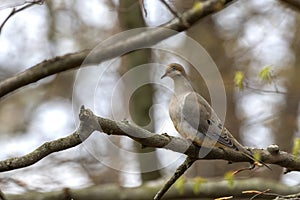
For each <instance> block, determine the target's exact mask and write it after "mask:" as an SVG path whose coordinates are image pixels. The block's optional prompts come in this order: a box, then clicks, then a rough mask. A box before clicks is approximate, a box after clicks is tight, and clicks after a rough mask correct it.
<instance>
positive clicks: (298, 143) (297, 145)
mask: <svg viewBox="0 0 300 200" xmlns="http://www.w3.org/2000/svg"><path fill="white" fill-rule="evenodd" d="M293 155H294V156H296V157H297V158H300V138H295V139H294V146H293Z"/></svg>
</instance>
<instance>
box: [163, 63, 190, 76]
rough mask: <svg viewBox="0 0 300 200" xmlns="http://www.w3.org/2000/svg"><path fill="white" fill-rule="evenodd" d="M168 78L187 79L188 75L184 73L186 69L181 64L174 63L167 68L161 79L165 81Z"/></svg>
mask: <svg viewBox="0 0 300 200" xmlns="http://www.w3.org/2000/svg"><path fill="white" fill-rule="evenodd" d="M167 76H168V77H170V78H175V77H177V76H184V77H186V73H185V71H184V68H183V67H182V66H181V65H180V64H177V63H172V64H169V65H168V66H167V68H166V72H165V74H164V75H163V76H162V77H161V78H162V79H163V78H165V77H167Z"/></svg>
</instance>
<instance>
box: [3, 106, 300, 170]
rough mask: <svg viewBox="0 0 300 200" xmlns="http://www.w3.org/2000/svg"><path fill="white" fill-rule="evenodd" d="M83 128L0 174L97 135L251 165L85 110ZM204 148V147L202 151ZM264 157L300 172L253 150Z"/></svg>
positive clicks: (298, 164)
mask: <svg viewBox="0 0 300 200" xmlns="http://www.w3.org/2000/svg"><path fill="white" fill-rule="evenodd" d="M79 118H80V121H81V123H80V126H79V128H78V130H76V131H75V132H74V133H72V134H71V135H69V136H67V137H64V138H60V139H57V140H54V141H51V142H46V143H44V144H43V145H41V146H40V147H38V148H37V149H36V150H34V151H33V152H31V153H29V154H27V155H24V156H21V157H16V158H10V159H7V160H4V161H0V172H4V171H10V170H14V169H18V168H22V167H27V166H30V165H32V164H34V163H36V162H38V161H39V160H41V159H43V158H44V157H46V156H47V155H49V154H51V153H54V152H58V151H62V150H65V149H68V148H72V147H75V146H77V145H79V144H80V143H82V141H84V140H85V139H86V138H87V137H89V136H90V134H91V133H92V132H94V131H100V132H104V133H106V134H108V135H119V136H127V137H130V138H131V139H133V140H135V141H137V142H138V143H140V144H141V145H142V146H143V147H155V148H164V149H168V150H172V151H175V152H179V153H183V154H186V155H187V156H189V157H191V158H194V159H207V160H215V159H223V160H227V161H230V162H250V161H251V160H250V159H249V158H248V157H246V156H245V155H243V154H242V153H240V152H238V151H233V150H230V149H228V150H227V149H220V148H212V149H209V151H210V152H209V153H208V154H207V155H206V156H204V157H202V155H200V154H199V150H200V149H199V147H198V146H196V145H194V144H193V143H191V142H190V141H188V140H186V139H184V138H178V137H173V136H169V135H167V134H161V135H159V134H156V133H151V132H149V131H147V130H145V129H142V128H140V127H138V126H134V125H131V124H129V123H128V122H120V121H113V120H110V119H106V118H102V117H98V116H95V115H94V114H93V112H92V111H91V110H89V109H85V108H84V107H83V106H82V108H81V110H80V114H79ZM202 148H204V147H202ZM252 151H254V152H257V153H259V154H260V155H261V161H263V162H264V163H267V164H276V165H279V166H281V167H285V168H287V171H288V172H289V171H300V160H299V159H298V158H296V157H294V156H293V155H291V154H288V153H286V152H284V151H279V149H278V147H277V146H272V148H271V147H270V148H268V150H264V149H252Z"/></svg>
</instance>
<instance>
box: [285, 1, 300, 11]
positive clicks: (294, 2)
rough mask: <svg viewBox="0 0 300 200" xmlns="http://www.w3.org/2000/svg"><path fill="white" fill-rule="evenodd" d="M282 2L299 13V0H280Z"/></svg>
mask: <svg viewBox="0 0 300 200" xmlns="http://www.w3.org/2000/svg"><path fill="white" fill-rule="evenodd" d="M281 1H282V2H284V3H286V4H289V5H291V6H293V7H294V8H296V9H297V10H298V11H300V0H281Z"/></svg>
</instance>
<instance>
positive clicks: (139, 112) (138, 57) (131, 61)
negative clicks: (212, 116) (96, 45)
mask: <svg viewBox="0 0 300 200" xmlns="http://www.w3.org/2000/svg"><path fill="white" fill-rule="evenodd" d="M119 4H120V9H119V12H118V17H119V22H120V25H121V27H122V29H123V30H124V31H125V30H129V29H133V28H139V27H145V26H146V25H145V22H144V18H143V14H142V12H141V8H140V6H139V2H138V1H137V0H121V1H119ZM150 58H151V51H150V50H149V49H143V50H138V51H135V52H131V53H129V54H127V55H126V56H124V57H123V58H122V69H121V70H122V72H121V73H122V74H123V73H126V72H127V71H128V70H130V69H132V68H134V67H136V66H139V65H142V64H146V63H148V62H149V60H150ZM147 69H148V68H147ZM149 72H150V68H149V71H147V70H145V71H144V72H143V74H141V77H142V78H143V79H144V80H150V74H149ZM141 77H137V78H141ZM134 82H135V80H132V84H134ZM125 92H126V91H125ZM153 94H154V90H153V87H152V85H151V84H147V85H144V86H142V87H140V88H138V89H137V90H136V91H135V92H134V94H133V95H132V96H131V99H130V115H131V118H132V119H133V120H134V122H135V123H136V124H137V125H139V126H143V127H144V128H146V129H147V130H149V131H151V132H153V131H154V124H153V123H154V121H153V120H151V118H150V116H149V111H150V110H149V109H150V108H151V106H152V103H153V102H152V99H153ZM136 149H137V151H138V152H139V153H141V154H144V153H149V152H152V154H148V155H147V156H138V158H139V165H140V171H141V172H142V173H141V176H142V180H143V181H148V180H154V179H157V178H159V177H160V173H159V171H158V170H157V171H152V172H146V173H143V172H144V171H145V169H147V167H148V165H149V163H151V165H154V166H159V165H158V162H159V161H158V158H157V156H156V153H155V151H156V150H155V149H154V148H141V146H140V145H138V144H136Z"/></svg>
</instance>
